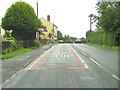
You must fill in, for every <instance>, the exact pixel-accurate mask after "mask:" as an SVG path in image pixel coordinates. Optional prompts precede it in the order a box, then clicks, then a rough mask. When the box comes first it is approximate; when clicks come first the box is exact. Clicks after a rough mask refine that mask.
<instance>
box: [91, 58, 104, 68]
mask: <svg viewBox="0 0 120 90" xmlns="http://www.w3.org/2000/svg"><path fill="white" fill-rule="evenodd" d="M90 60H92V61H93V62H94V63H95V64H97V65H98V66H101V67H102V65H100V64H99V63H98V62H97V61H95V60H94V59H92V58H90Z"/></svg>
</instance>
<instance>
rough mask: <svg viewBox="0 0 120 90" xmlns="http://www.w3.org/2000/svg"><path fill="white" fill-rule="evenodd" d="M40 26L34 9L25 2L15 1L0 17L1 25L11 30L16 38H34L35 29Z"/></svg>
mask: <svg viewBox="0 0 120 90" xmlns="http://www.w3.org/2000/svg"><path fill="white" fill-rule="evenodd" d="M40 26H41V23H40V20H39V19H38V18H37V16H36V15H35V12H34V9H33V8H32V6H30V5H29V4H28V3H26V2H16V3H15V4H12V6H11V7H10V8H8V10H7V12H6V14H5V16H4V17H3V18H2V27H3V28H4V29H5V30H13V33H12V34H13V36H14V37H15V38H16V39H17V40H30V39H34V38H35V31H36V30H37V29H38V28H39V27H40Z"/></svg>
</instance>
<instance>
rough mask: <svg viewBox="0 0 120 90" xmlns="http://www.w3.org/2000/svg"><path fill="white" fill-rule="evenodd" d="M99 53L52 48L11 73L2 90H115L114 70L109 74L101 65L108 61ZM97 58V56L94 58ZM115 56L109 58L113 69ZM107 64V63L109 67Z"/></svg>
mask: <svg viewBox="0 0 120 90" xmlns="http://www.w3.org/2000/svg"><path fill="white" fill-rule="evenodd" d="M89 48H91V49H92V50H94V49H95V50H94V51H91V49H90V51H91V53H90V51H89V50H88V51H87V49H89ZM84 50H85V51H84ZM100 50H101V51H100ZM100 50H99V48H96V47H91V46H89V45H83V44H81V45H78V44H56V45H54V46H53V47H52V48H50V49H49V50H47V51H46V52H44V53H43V54H42V55H41V56H40V57H38V58H37V59H36V60H34V61H33V62H32V63H30V64H29V65H28V66H27V67H25V68H24V69H22V70H20V71H19V72H17V73H15V74H14V75H13V76H12V77H11V78H10V79H9V80H7V81H6V82H5V83H4V84H3V88H118V82H119V81H120V79H119V78H118V76H117V75H116V73H117V71H116V70H118V69H117V67H116V66H114V67H115V68H114V69H115V71H114V72H113V71H112V69H111V68H107V64H106V63H105V64H103V63H104V62H106V59H105V58H109V60H112V59H111V57H110V56H109V57H108V56H105V55H102V54H104V50H102V49H100ZM97 51H100V52H102V51H103V53H101V55H102V56H103V57H104V59H103V60H102V59H101V60H100V59H99V57H98V58H95V56H96V55H97ZM95 52H96V54H95ZM105 52H107V51H105ZM112 53H113V52H112ZM115 53H116V52H115ZM90 54H91V55H90ZM101 55H100V53H98V56H101ZM115 55H116V54H112V57H113V58H114V59H113V60H114V61H115V63H114V64H115V65H116V64H117V60H116V57H115ZM93 56H94V57H93ZM98 59H99V60H100V61H101V62H102V63H101V62H100V61H99V60H98ZM98 61H99V62H98ZM114 61H113V62H114ZM111 62H112V61H111ZM111 62H108V63H109V65H110V64H111ZM110 66H112V65H110ZM110 66H109V67H110ZM112 67H113V66H112Z"/></svg>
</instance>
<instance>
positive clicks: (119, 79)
mask: <svg viewBox="0 0 120 90" xmlns="http://www.w3.org/2000/svg"><path fill="white" fill-rule="evenodd" d="M112 76H113V77H114V78H115V79H117V80H118V81H120V78H118V77H117V76H116V75H112Z"/></svg>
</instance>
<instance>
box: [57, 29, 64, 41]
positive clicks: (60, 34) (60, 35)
mask: <svg viewBox="0 0 120 90" xmlns="http://www.w3.org/2000/svg"><path fill="white" fill-rule="evenodd" d="M57 38H58V40H62V39H63V36H62V33H61V32H60V31H57Z"/></svg>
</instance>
